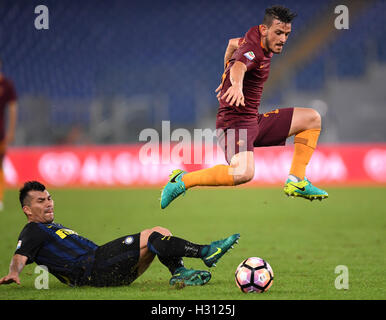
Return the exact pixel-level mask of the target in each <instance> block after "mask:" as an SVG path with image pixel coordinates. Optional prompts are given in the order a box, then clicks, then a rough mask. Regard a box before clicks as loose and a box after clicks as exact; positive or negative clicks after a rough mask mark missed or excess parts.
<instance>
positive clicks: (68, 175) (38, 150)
mask: <svg viewBox="0 0 386 320" xmlns="http://www.w3.org/2000/svg"><path fill="white" fill-rule="evenodd" d="M168 148H169V149H168V150H165V149H162V147H161V146H159V147H157V148H155V149H154V150H150V151H149V150H147V151H144V149H143V147H142V146H141V145H110V146H76V147H75V146H60V147H57V146H55V147H24V148H19V147H14V148H10V149H9V150H8V153H7V156H6V158H5V160H4V170H5V177H6V182H7V184H8V185H9V186H15V187H16V186H17V187H18V186H20V185H22V184H23V183H24V181H27V180H39V181H41V182H43V183H45V184H46V185H48V186H57V187H67V186H71V187H73V186H76V187H111V186H118V187H119V186H121V187H128V186H133V187H137V186H160V185H163V184H164V183H165V182H166V181H167V180H168V175H169V174H170V172H171V171H172V170H173V169H176V168H181V169H185V170H187V171H191V170H198V169H201V168H204V167H210V166H213V165H215V164H219V163H225V161H224V157H223V156H222V155H221V153H219V154H217V157H213V160H212V159H210V160H209V161H208V159H203V161H200V160H201V159H200V157H201V154H205V152H203V150H202V147H196V148H194V147H193V148H191V149H190V152H189V155H188V156H186V155H184V156H183V155H182V153H183V151H184V150H182V148H179V149H177V150H176V149H173V148H177V146H176V145H172V146H168ZM186 150H189V148H188V149H185V151H186ZM220 152H221V151H220ZM144 155H145V156H144ZM170 155H172V156H170ZM197 155H198V156H197ZM292 155H293V146H286V147H272V148H257V149H255V165H256V170H255V177H254V179H253V181H251V182H250V183H248V185H250V186H253V185H282V184H283V182H284V180H285V179H286V176H287V174H288V171H289V168H290V164H291V160H292ZM187 159H188V160H187ZM197 160H198V161H197ZM188 162H192V163H188ZM202 162H204V163H202ZM307 177H308V178H309V179H310V180H311V181H313V182H318V183H321V184H323V183H326V184H334V185H345V184H381V185H386V144H336V145H319V146H318V148H317V150H316V151H315V153H314V155H313V157H312V159H311V162H310V164H309V166H308V169H307Z"/></svg>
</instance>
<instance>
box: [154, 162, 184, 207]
mask: <svg viewBox="0 0 386 320" xmlns="http://www.w3.org/2000/svg"><path fill="white" fill-rule="evenodd" d="M184 174H186V172H185V171H183V170H180V169H177V170H173V172H172V174H171V175H170V179H169V182H168V183H167V184H166V186H165V187H164V188H163V189H162V193H161V201H160V203H161V209H165V208H166V207H167V206H168V205H169V204H170V202H172V201H173V200H174V199H175V198H177V197H178V196H179V195H180V194H181V193H185V191H186V188H185V184H184V182H183V181H182V180H181V178H182V176H183V175H184Z"/></svg>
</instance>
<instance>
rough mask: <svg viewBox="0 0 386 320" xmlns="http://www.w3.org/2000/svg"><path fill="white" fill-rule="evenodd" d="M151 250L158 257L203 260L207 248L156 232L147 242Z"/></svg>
mask: <svg viewBox="0 0 386 320" xmlns="http://www.w3.org/2000/svg"><path fill="white" fill-rule="evenodd" d="M147 246H148V248H149V250H150V251H151V252H153V253H155V254H156V255H157V256H158V257H162V258H166V257H189V258H202V257H203V256H204V255H205V253H206V251H207V246H202V245H199V244H195V243H192V242H189V241H186V240H184V239H181V238H178V237H174V236H164V235H162V234H161V233H159V232H157V231H154V232H153V233H152V234H151V235H150V236H149V240H148V242H147Z"/></svg>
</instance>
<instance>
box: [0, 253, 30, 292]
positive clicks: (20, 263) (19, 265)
mask: <svg viewBox="0 0 386 320" xmlns="http://www.w3.org/2000/svg"><path fill="white" fill-rule="evenodd" d="M27 260H28V258H27V257H26V256H22V255H21V254H15V255H14V256H13V258H12V261H11V264H10V266H9V273H8V275H6V276H5V277H3V278H1V279H0V285H1V284H10V283H13V282H16V283H17V284H20V278H19V275H20V273H21V272H22V270H23V268H24V266H25V265H26V263H27Z"/></svg>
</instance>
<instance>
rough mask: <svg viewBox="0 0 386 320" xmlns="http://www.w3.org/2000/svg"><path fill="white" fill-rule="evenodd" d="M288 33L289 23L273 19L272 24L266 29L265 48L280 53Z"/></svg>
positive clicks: (289, 31) (289, 30)
mask: <svg viewBox="0 0 386 320" xmlns="http://www.w3.org/2000/svg"><path fill="white" fill-rule="evenodd" d="M290 33H291V23H284V22H281V21H279V20H277V19H274V20H273V22H272V25H271V26H270V27H269V28H268V29H267V37H266V46H267V48H268V49H269V50H270V51H271V52H273V53H276V54H279V53H281V51H282V50H283V46H284V44H285V43H286V42H287V39H288V36H289V34H290Z"/></svg>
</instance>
